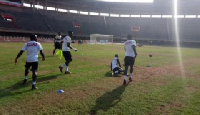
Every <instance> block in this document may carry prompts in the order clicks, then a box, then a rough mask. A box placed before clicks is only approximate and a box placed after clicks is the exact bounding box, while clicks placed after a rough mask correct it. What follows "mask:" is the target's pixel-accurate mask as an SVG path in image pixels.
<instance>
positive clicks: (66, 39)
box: [59, 31, 77, 74]
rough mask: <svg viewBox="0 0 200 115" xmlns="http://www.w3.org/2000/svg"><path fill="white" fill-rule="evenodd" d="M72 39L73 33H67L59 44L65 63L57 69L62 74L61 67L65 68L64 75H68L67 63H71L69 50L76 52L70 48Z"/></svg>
mask: <svg viewBox="0 0 200 115" xmlns="http://www.w3.org/2000/svg"><path fill="white" fill-rule="evenodd" d="M72 37H73V32H72V31H68V35H67V36H65V37H64V38H63V41H62V42H61V44H62V45H61V46H62V52H63V56H64V57H65V63H64V64H62V65H61V66H60V67H59V69H60V71H61V72H62V69H63V67H65V66H66V70H65V74H70V73H71V72H69V63H70V62H71V61H72V55H71V53H70V49H73V50H74V51H77V49H76V48H73V47H72V46H71V38H72Z"/></svg>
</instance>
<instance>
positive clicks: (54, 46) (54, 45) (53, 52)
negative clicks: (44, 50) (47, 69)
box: [53, 42, 56, 55]
mask: <svg viewBox="0 0 200 115" xmlns="http://www.w3.org/2000/svg"><path fill="white" fill-rule="evenodd" d="M55 52H56V42H55V43H54V50H53V55H54V54H55Z"/></svg>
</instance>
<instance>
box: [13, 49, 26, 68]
mask: <svg viewBox="0 0 200 115" xmlns="http://www.w3.org/2000/svg"><path fill="white" fill-rule="evenodd" d="M23 53H24V51H23V50H20V52H19V53H18V54H17V57H16V58H15V65H16V64H17V62H18V58H19V57H20V56H21V55H22V54H23Z"/></svg>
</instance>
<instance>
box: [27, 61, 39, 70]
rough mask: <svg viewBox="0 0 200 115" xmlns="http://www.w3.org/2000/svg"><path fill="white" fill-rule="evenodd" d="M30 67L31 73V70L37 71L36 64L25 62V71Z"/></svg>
mask: <svg viewBox="0 0 200 115" xmlns="http://www.w3.org/2000/svg"><path fill="white" fill-rule="evenodd" d="M30 67H32V68H31V71H33V70H35V71H37V69H38V62H26V65H25V68H26V69H30Z"/></svg>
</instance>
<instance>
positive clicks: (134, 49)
mask: <svg viewBox="0 0 200 115" xmlns="http://www.w3.org/2000/svg"><path fill="white" fill-rule="evenodd" d="M132 47H133V51H134V53H135V57H137V51H136V47H135V45H132Z"/></svg>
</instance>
